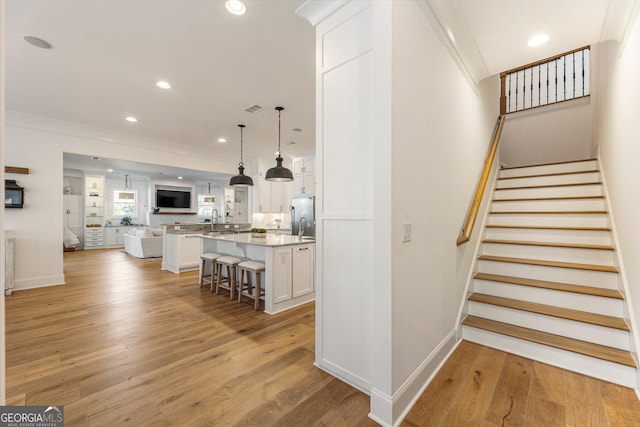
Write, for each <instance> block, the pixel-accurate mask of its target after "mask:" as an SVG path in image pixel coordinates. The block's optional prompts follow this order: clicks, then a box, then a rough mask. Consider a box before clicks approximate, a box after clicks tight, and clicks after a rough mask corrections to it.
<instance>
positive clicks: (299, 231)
mask: <svg viewBox="0 0 640 427" xmlns="http://www.w3.org/2000/svg"><path fill="white" fill-rule="evenodd" d="M302 220H305V221H307V224H308V223H309V220H308V219H307V217H306V216H303V217H301V218H300V221H298V237H302V235H303V234H304V227H303V226H302Z"/></svg>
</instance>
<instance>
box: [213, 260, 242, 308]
mask: <svg viewBox="0 0 640 427" xmlns="http://www.w3.org/2000/svg"><path fill="white" fill-rule="evenodd" d="M240 262H242V260H241V259H240V258H236V257H233V256H229V255H225V256H221V257H220V258H218V259H216V278H217V279H216V280H217V282H216V294H219V293H220V288H222V289H229V293H230V295H229V299H233V298H234V297H235V295H236V266H237V265H238V264H239V263H240ZM224 267H226V268H227V277H222V270H223V268H224Z"/></svg>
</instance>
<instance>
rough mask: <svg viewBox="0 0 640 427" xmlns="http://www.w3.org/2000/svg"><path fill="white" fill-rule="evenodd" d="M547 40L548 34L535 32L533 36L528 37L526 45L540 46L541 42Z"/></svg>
mask: <svg viewBox="0 0 640 427" xmlns="http://www.w3.org/2000/svg"><path fill="white" fill-rule="evenodd" d="M548 41H549V36H548V35H547V34H536V35H535V36H533V37H531V38H530V39H529V42H528V43H527V46H529V47H536V46H540V45H541V44H545V43H546V42H548Z"/></svg>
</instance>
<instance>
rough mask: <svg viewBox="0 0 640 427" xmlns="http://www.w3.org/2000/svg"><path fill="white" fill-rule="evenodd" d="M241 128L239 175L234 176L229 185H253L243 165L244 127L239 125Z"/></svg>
mask: <svg viewBox="0 0 640 427" xmlns="http://www.w3.org/2000/svg"><path fill="white" fill-rule="evenodd" d="M238 127H239V128H240V164H239V165H238V175H236V176H232V177H231V181H229V185H253V179H251V177H250V176H246V175H245V174H244V163H242V129H243V128H244V127H245V126H244V125H238Z"/></svg>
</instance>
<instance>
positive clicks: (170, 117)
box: [5, 0, 639, 179]
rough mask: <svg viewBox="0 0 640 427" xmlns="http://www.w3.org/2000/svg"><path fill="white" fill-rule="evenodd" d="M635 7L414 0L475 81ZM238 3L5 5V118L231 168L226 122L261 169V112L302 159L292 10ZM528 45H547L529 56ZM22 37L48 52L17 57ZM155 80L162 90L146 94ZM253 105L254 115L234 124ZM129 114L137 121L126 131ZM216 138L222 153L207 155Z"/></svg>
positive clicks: (613, 0)
mask: <svg viewBox="0 0 640 427" xmlns="http://www.w3.org/2000/svg"><path fill="white" fill-rule="evenodd" d="M395 1H401V0H395ZM405 1H406V0H405ZM638 1H639V0H420V2H421V4H422V5H423V6H426V7H427V8H430V9H431V11H432V12H433V14H434V15H435V16H436V19H437V21H438V22H437V23H436V24H437V25H439V26H440V27H441V28H440V30H441V32H442V34H443V35H444V36H443V39H445V42H446V43H448V44H449V45H450V47H452V49H454V50H455V51H456V52H457V54H458V55H459V57H460V59H461V60H462V63H463V64H464V66H465V67H466V68H467V70H468V71H469V75H470V77H471V78H472V79H473V80H475V81H476V82H477V81H480V80H482V79H483V78H485V77H487V76H489V75H492V74H495V73H499V72H501V71H504V70H506V69H509V68H512V67H515V66H519V65H522V64H525V63H529V62H532V61H535V60H538V59H541V58H545V57H548V56H551V55H554V54H557V53H562V52H565V51H567V50H570V49H573V48H576V47H581V46H584V45H587V44H592V43H595V42H599V41H604V40H610V39H614V40H620V38H621V37H622V36H623V34H624V30H625V28H626V26H627V25H628V23H629V20H630V19H631V17H632V16H633V13H632V11H633V10H635V11H637V9H638V5H637V3H638ZM245 2H246V4H247V10H248V11H247V14H246V15H244V16H240V17H239V16H234V15H231V14H229V13H228V12H227V11H226V9H225V6H224V0H91V1H88V0H6V16H5V33H6V38H5V43H6V50H5V58H6V59H5V64H6V87H7V91H6V108H7V110H9V111H16V112H20V113H25V114H33V115H38V116H45V117H49V118H54V119H58V120H63V121H68V122H73V123H80V124H82V125H87V126H91V127H95V128H98V129H106V130H109V131H115V132H119V133H125V134H128V135H130V136H131V137H132V138H131V139H132V140H134V141H136V142H135V143H137V144H140V145H149V144H150V143H151V144H153V145H154V146H158V147H162V148H163V149H166V148H167V147H171V149H173V150H175V151H179V152H188V153H192V154H195V155H198V156H202V157H205V158H216V159H221V160H224V161H227V160H228V161H232V162H234V163H236V162H237V161H238V158H239V132H238V128H237V126H236V125H237V124H238V123H244V124H246V125H247V128H246V129H245V133H244V142H245V161H248V160H249V159H251V158H272V157H274V152H275V151H276V148H277V129H278V128H277V113H276V112H275V111H274V110H273V108H274V107H275V106H277V105H282V106H284V107H285V108H286V110H285V111H284V112H283V115H282V144H283V148H282V151H283V154H285V155H296V153H305V152H306V153H308V152H311V151H312V150H313V147H314V144H315V141H314V137H315V77H314V73H315V31H314V28H313V27H312V26H311V25H309V24H308V23H307V22H306V21H305V20H304V19H302V18H301V17H299V16H296V15H295V13H294V11H295V10H296V8H297V7H298V6H299V5H300V4H301V3H303V1H301V0H246V1H245ZM634 8H635V9H634ZM539 32H546V33H548V34H549V35H550V37H551V39H550V41H549V42H548V43H547V44H545V45H543V46H540V47H538V48H528V47H527V46H526V43H527V40H528V39H529V38H530V37H531V36H532V35H534V34H536V33H539ZM24 35H32V36H36V37H40V38H43V39H45V40H47V41H48V42H50V43H51V44H52V45H53V46H54V48H53V49H51V50H43V49H39V48H36V47H34V46H32V45H29V44H27V43H26V42H25V41H24V40H23V36H24ZM161 79H162V80H167V81H169V82H170V83H171V84H172V85H173V89H171V90H169V91H163V90H161V89H159V88H157V87H156V86H155V82H156V81H157V80H161ZM252 104H259V105H262V106H264V107H265V110H264V111H262V112H260V113H257V114H249V113H247V112H245V111H243V110H244V108H246V107H248V106H250V105H252ZM128 115H133V116H136V117H137V118H138V119H139V122H138V123H135V124H134V123H128V122H126V121H125V120H124V118H125V117H126V116H128ZM293 128H300V129H302V131H301V132H293V131H292V129H293ZM219 137H225V138H227V139H228V142H227V143H226V144H221V143H218V142H216V141H217V139H218V138H219ZM136 138H139V139H136ZM150 141H151V142H150ZM291 142H294V144H291ZM68 159H71V158H68ZM76 160H77V161H80V159H76ZM82 160H84V159H82ZM120 166H121V167H124V166H123V164H122V163H120ZM130 166H131V165H130ZM133 166H135V165H133ZM133 166H132V167H133ZM138 169H139V170H142V169H144V167H142V166H140V167H139V168H138ZM207 174H208V175H209V176H210V175H211V172H206V174H204V175H201V176H200V178H202V179H207Z"/></svg>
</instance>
